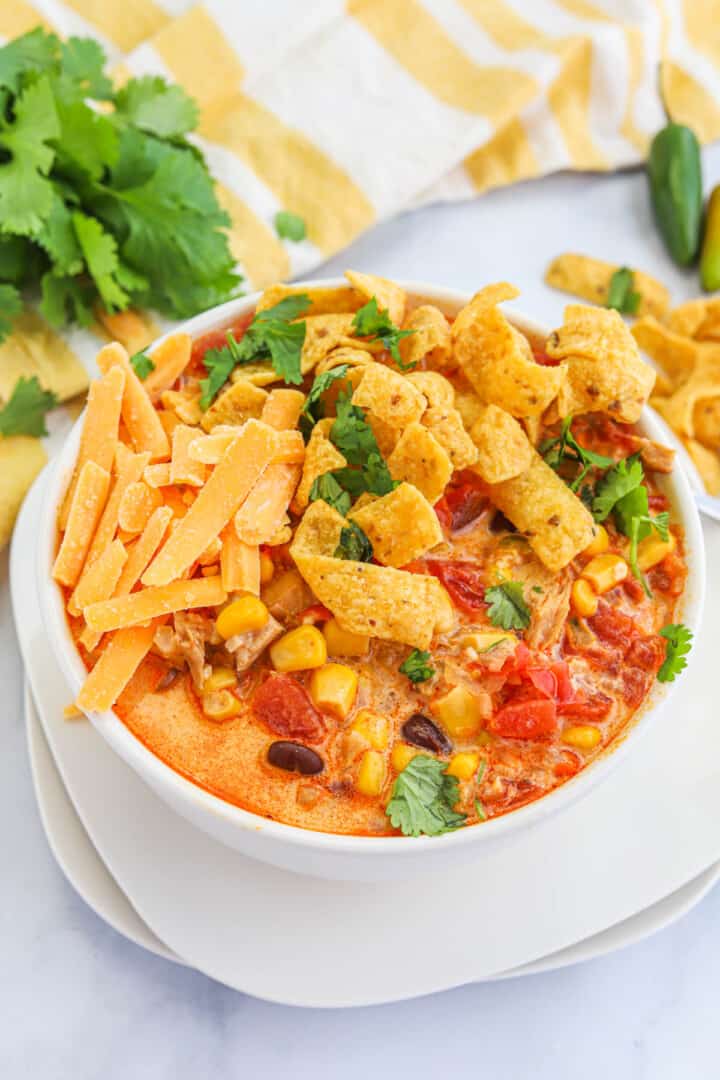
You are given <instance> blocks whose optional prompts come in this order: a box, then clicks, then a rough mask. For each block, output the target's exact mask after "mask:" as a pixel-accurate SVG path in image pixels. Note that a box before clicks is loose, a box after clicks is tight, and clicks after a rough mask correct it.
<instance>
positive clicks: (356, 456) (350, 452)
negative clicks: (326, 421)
mask: <svg viewBox="0 0 720 1080" xmlns="http://www.w3.org/2000/svg"><path fill="white" fill-rule="evenodd" d="M330 439H331V441H332V442H333V443H334V444H335V446H336V447H337V448H338V450H339V451H340V453H341V454H342V455H343V457H344V458H345V459H346V461H348V462H349V463H350V464H351V465H364V464H365V462H366V461H367V459H368V457H369V455H370V454H373V453H375V454H377V455H378V456H379V457H382V454H381V453H380V447H379V446H378V444H377V439H376V438H375V436H374V434H373V430H372V428H371V427H370V425H369V424H368V422H367V420H366V419H365V413H364V412H363V410H362V409H361V408H359V406H357V405H353V404H352V402H351V400H350V394H340V395H339V396H338V399H337V406H336V417H335V423H334V424H333V426H332V427H331V428H330Z"/></svg>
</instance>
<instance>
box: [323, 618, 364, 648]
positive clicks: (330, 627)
mask: <svg viewBox="0 0 720 1080" xmlns="http://www.w3.org/2000/svg"><path fill="white" fill-rule="evenodd" d="M323 634H324V635H325V641H326V642H327V650H328V652H329V653H330V655H331V656H365V655H366V653H367V651H368V649H369V648H370V638H369V637H367V636H366V635H365V634H354V633H353V632H352V630H343V629H342V627H341V626H340V625H339V623H338V621H337V619H328V621H327V622H326V623H325V625H324V627H323Z"/></svg>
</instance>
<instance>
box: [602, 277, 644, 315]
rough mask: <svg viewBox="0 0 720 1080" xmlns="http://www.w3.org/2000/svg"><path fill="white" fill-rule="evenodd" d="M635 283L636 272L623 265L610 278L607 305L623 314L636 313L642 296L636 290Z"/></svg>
mask: <svg viewBox="0 0 720 1080" xmlns="http://www.w3.org/2000/svg"><path fill="white" fill-rule="evenodd" d="M634 285H635V274H634V272H633V271H632V270H631V269H630V268H629V267H627V266H621V267H620V268H619V270H616V271H615V273H614V274H613V276H612V277H611V278H610V285H609V286H608V295H607V301H606V303H605V306H606V307H609V308H614V309H615V310H616V311H619V312H620V313H621V314H623V315H636V314H637V309H638V307H639V306H640V300H641V296H640V293H639V292H636V291H635V288H634Z"/></svg>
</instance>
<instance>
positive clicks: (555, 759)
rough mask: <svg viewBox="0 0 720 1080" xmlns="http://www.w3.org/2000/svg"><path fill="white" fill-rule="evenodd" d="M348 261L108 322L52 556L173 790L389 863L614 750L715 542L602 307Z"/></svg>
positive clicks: (139, 737)
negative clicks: (551, 301) (546, 323)
mask: <svg viewBox="0 0 720 1080" xmlns="http://www.w3.org/2000/svg"><path fill="white" fill-rule="evenodd" d="M348 279H349V280H348V281H347V282H345V283H342V282H329V283H313V284H308V285H307V286H302V285H300V286H291V287H290V286H274V287H272V288H270V289H268V290H266V291H265V293H263V294H261V295H259V296H256V297H251V298H248V299H243V300H240V301H237V302H234V303H232V304H230V305H225V306H224V307H223V308H221V309H218V310H217V311H216V312H210V313H208V314H207V315H204V316H201V317H200V318H199V319H198V320H193V322H191V323H190V324H188V327H187V329H186V331H181V332H178V333H174V334H171V335H169V336H168V337H166V338H164V339H162V340H161V341H160V342H158V344H157V345H156V346H155V347H154V348H152V349H150V350H148V352H147V354H142V355H139V356H135V357H132V358H129V357H128V356H127V354H126V353H125V352H124V350H123V349H122V348H121V347H120V346H118V345H110V346H107V347H105V348H104V349H103V350H102V351H101V353H100V356H99V359H98V364H99V367H100V371H101V376H102V377H101V378H100V380H98V382H97V383H95V384H94V386H93V389H92V392H91V395H90V399H89V403H88V407H87V410H86V413H85V416H84V418H82V419H81V421H80V422H79V427H78V429H77V431H76V432H75V433H74V436H73V437H72V438H71V440H70V441H69V444H68V446H67V447H66V450H65V453H64V456H63V458H62V460H61V462H60V463H59V467H58V470H57V472H56V475H55V478H54V480H53V486H54V490H53V496H52V498H51V499H50V500H49V503H48V509H47V521H46V528H45V529H44V530H43V534H44V535H45V536H47V545H48V546H47V550H46V551H45V553H44V558H43V560H42V565H41V574H42V575H43V578H44V589H43V592H44V595H45V596H46V599H47V605H48V622H49V625H50V630H51V634H52V636H53V638H54V641H55V644H56V650H57V652H58V655H59V656H60V658H61V660H62V662H63V664H64V667H65V670H66V671H67V673H68V675H69V677H70V680H71V685H72V688H73V693H76V694H77V698H76V700H77V705H78V707H79V708H80V709H81V710H82V711H83V712H85V713H86V714H87V715H88V716H89V717H90V718H91V719H92V720H93V722H94V723H95V724H96V725H97V726H98V728H99V730H100V731H101V732H102V733H103V734H104V735H105V736H106V737H107V738H108V739H109V741H110V742H111V743H112V744H113V745H114V746H115V747H116V749H118V750H119V751H120V753H122V754H123V756H124V757H125V758H126V760H128V761H129V762H130V763H131V764H132V765H133V767H135V768H136V769H138V771H139V772H140V773H141V774H142V775H143V776H144V777H145V778H146V779H147V780H148V781H149V782H150V783H151V784H152V785H153V786H154V787H155V788H156V790H158V791H159V793H160V794H161V795H162V796H163V797H164V798H166V800H167V801H169V802H170V803H171V804H172V805H173V806H175V807H176V808H177V809H178V810H180V812H181V813H183V814H184V815H185V816H186V817H188V818H189V819H190V820H193V821H194V822H195V823H197V824H199V825H200V826H201V827H203V828H205V829H206V830H208V831H209V832H211V833H212V834H213V835H215V836H216V837H218V838H219V839H221V840H223V841H224V842H226V843H230V844H231V845H233V846H235V847H237V848H238V849H239V850H241V851H244V852H246V853H248V854H251V855H254V856H256V857H259V858H263V859H266V860H267V861H270V862H275V863H277V864H278V865H281V866H285V867H288V868H290V869H296V870H302V871H307V872H313V873H319V874H322V875H326V876H340V877H342V876H351V877H354V876H358V877H369V878H373V877H382V876H386V875H390V876H392V875H393V874H396V873H397V874H402V873H405V872H407V871H408V870H409V869H413V868H416V867H420V866H423V865H432V864H433V863H434V862H435V861H436V860H437V859H439V858H456V857H457V855H458V853H459V852H460V851H461V850H462V849H464V848H465V847H466V846H470V845H473V846H476V845H478V846H479V845H482V844H488V843H490V842H492V840H493V838H499V837H501V836H509V835H512V834H513V833H514V832H518V831H519V830H520V829H521V828H523V827H526V826H527V825H529V824H531V823H532V822H534V821H538V820H540V819H541V818H542V817H544V816H545V815H546V814H547V813H549V812H550V811H551V810H552V809H559V808H560V807H561V806H562V805H565V804H567V803H568V802H569V801H571V800H572V799H573V798H574V797H576V796H577V795H579V794H580V793H581V792H582V791H583V790H587V789H588V788H589V786H590V785H591V784H592V782H593V781H594V780H596V779H599V778H600V777H601V776H602V775H604V774H605V773H606V772H607V771H608V768H609V766H610V764H611V762H612V761H614V760H615V759H617V758H618V757H619V754H620V751H621V750H622V748H623V747H624V746H625V745H627V744H628V743H630V742H631V741H632V740H633V739H634V737H635V735H636V733H637V731H638V729H639V727H645V726H647V723H646V722H644V723H643V724H642V725H638V724H637V723H636V721H637V720H638V718H639V717H640V715H641V714H643V713H645V712H646V711H647V709H648V705H650V704H652V705H655V704H659V702H660V700H661V698H662V696H663V694H664V693H666V691H665V689H664V684H667V683H669V682H672V681H673V680H674V679H675V677H676V675H677V674H678V673H679V672H680V671H681V670H682V668H683V667H684V665H685V654H686V653H687V651H688V648H689V640H690V636H691V631H692V628H693V626H694V625H695V624H696V621H697V617H698V610H699V599H700V596H701V582H700V574H701V558H702V540H701V533H700V530H699V526H698V522H697V515H696V513H695V511H694V507H693V504H692V498H691V496H690V493H689V491H688V489H687V484H686V482H685V480H684V478H683V477H682V475H681V474H679V472H678V470H676V469H674V461H673V452H672V450H670V449H668V448H667V447H664V446H663V445H662V444H661V443H660V442H659V441H657V432H656V430H655V429H654V427H653V420H652V417H651V415H649V414H648V413H647V410H645V411H644V405H645V402H646V400H647V397H648V396H649V394H650V391H651V389H652V385H653V381H654V372H653V371H652V369H651V368H649V367H648V365H646V364H645V362H644V361H643V360H642V358H641V357H640V355H639V353H638V350H637V347H636V345H635V342H634V339H633V338H632V336H631V334H630V333H629V331H628V330H627V328H626V326H625V323H624V322H623V320H622V318H621V317H620V316H619V315H618V314H617V313H616V312H612V311H607V310H604V309H602V308H592V307H585V306H581V305H572V306H571V307H570V308H568V310H567V312H566V319H565V322H564V324H563V326H562V327H560V328H558V329H557V330H555V331H553V332H552V333H551V334H549V335H548V334H546V333H544V332H543V331H542V329H541V328H539V327H537V326H535V325H534V324H532V323H530V322H529V321H527V320H524V319H522V318H519V317H514V318H508V317H506V316H505V315H504V314H503V312H502V310H501V308H500V306H499V305H500V303H501V302H502V301H503V300H506V299H510V298H512V297H513V296H514V295H516V293H515V290H514V289H513V288H512V287H511V286H508V285H504V284H499V285H491V286H488V287H486V288H484V289H481V290H480V292H478V293H477V294H476V295H475V296H474V297H473V298H472V299H470V300H469V301H467V300H466V298H464V297H459V296H457V295H456V294H453V293H448V292H442V291H440V290H436V289H432V288H430V287H427V286H417V285H411V286H403V285H399V284H396V283H393V282H389V281H387V280H385V279H382V278H377V277H374V276H372V275H364V274H353V273H349V274H348ZM48 561H51V563H52V568H51V571H50V573H51V576H52V581H53V583H54V584H51V585H48V584H47V579H48V577H49V573H48ZM629 736H632V739H631V738H629Z"/></svg>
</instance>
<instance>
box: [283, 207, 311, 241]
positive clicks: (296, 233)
mask: <svg viewBox="0 0 720 1080" xmlns="http://www.w3.org/2000/svg"><path fill="white" fill-rule="evenodd" d="M275 232H276V233H277V234H278V236H279V237H280V239H281V240H292V242H293V243H294V244H299V243H300V241H301V240H304V239H305V237H306V235H307V229H306V227H305V222H304V221H303V219H302V218H301V217H300V216H299V215H298V214H291V213H290V211H289V210H278V212H277V214H276V215H275Z"/></svg>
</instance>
